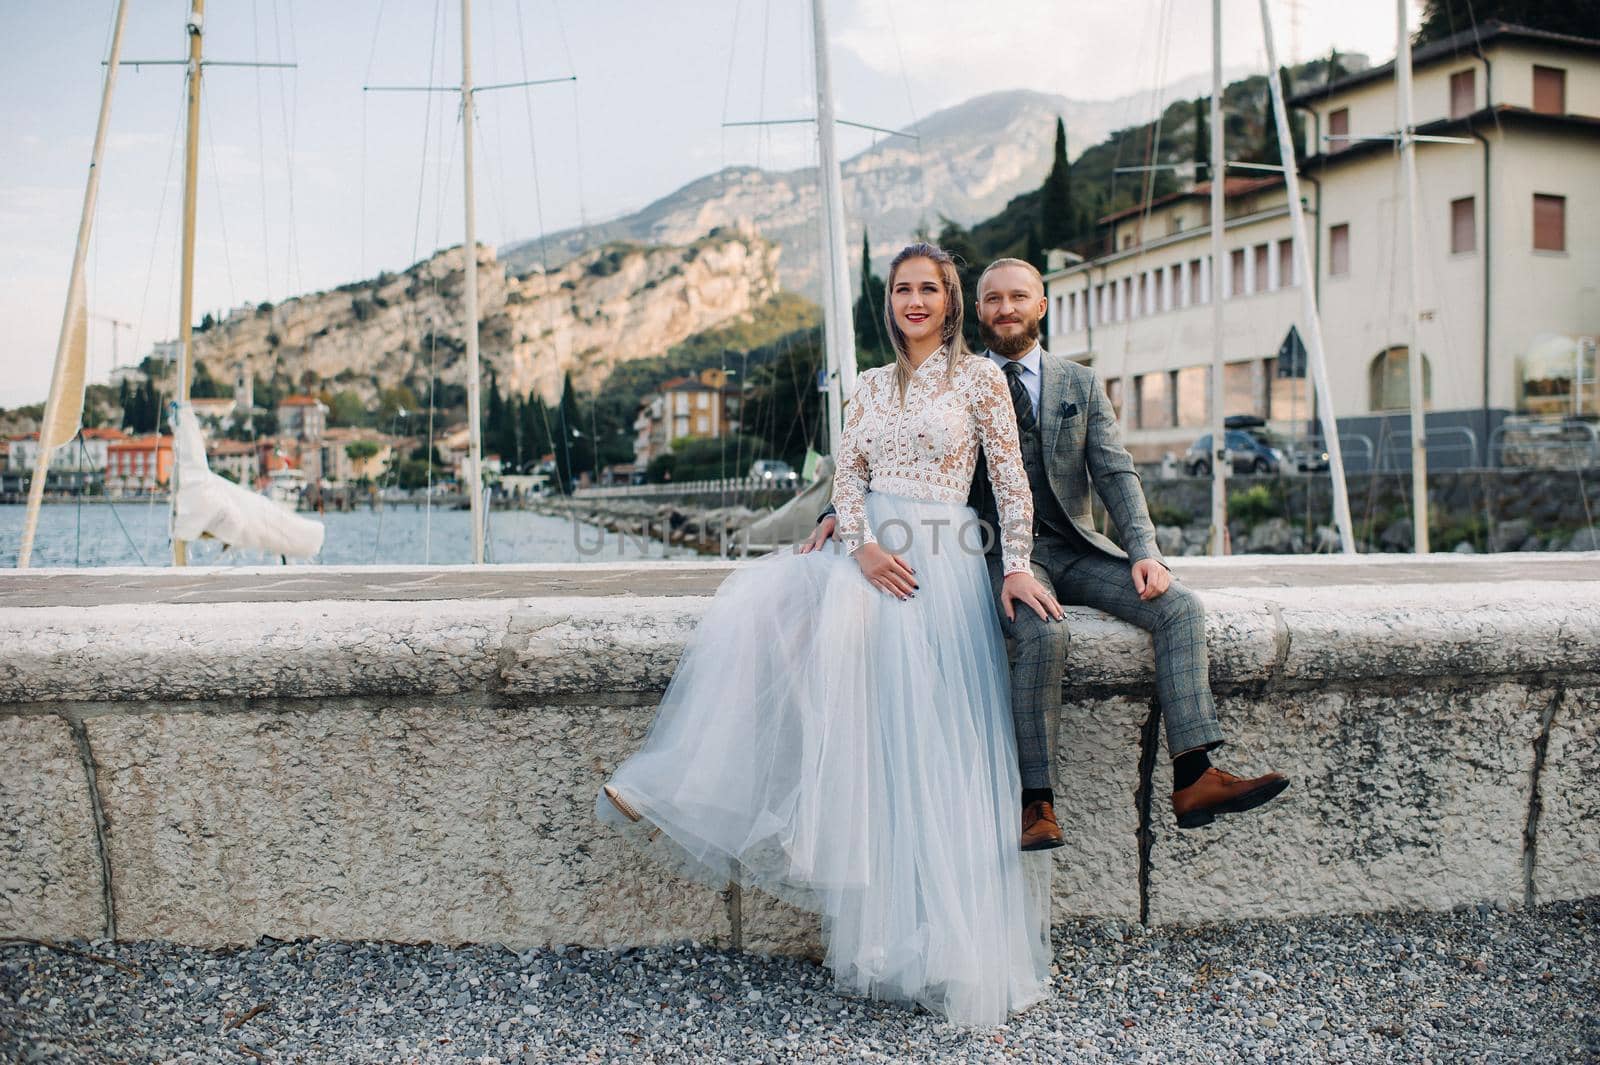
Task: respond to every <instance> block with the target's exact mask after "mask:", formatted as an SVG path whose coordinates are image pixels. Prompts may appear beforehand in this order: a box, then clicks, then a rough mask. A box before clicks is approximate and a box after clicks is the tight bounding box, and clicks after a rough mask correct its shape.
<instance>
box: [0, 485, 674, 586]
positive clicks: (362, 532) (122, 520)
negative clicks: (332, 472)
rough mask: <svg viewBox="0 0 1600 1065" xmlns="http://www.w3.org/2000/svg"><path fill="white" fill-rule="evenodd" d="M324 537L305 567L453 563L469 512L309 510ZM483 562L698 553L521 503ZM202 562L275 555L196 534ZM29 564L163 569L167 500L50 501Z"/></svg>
mask: <svg viewBox="0 0 1600 1065" xmlns="http://www.w3.org/2000/svg"><path fill="white" fill-rule="evenodd" d="M26 509H27V508H26V507H23V506H21V505H0V568H6V569H9V568H12V567H15V566H16V564H17V549H18V547H19V545H20V544H21V542H22V525H23V517H24V513H25V511H26ZM316 518H317V520H318V521H321V522H322V524H323V527H324V529H326V531H327V532H326V536H325V538H324V540H323V544H322V553H321V554H320V555H318V556H317V557H316V558H315V559H313V560H311V563H310V564H311V565H341V566H350V565H425V564H428V563H433V564H437V565H453V564H460V563H467V562H471V561H472V525H471V522H470V518H471V515H470V514H469V513H468V512H467V511H464V510H434V511H432V513H431V514H430V513H429V512H427V511H424V510H420V509H414V508H412V507H409V506H407V507H389V508H388V509H386V510H383V511H380V512H377V513H374V512H372V511H369V510H357V511H351V512H348V513H330V514H323V515H317V516H316ZM486 545H487V554H488V561H490V562H573V563H576V562H615V561H617V560H619V559H641V560H643V559H663V558H675V559H682V558H696V557H699V556H697V555H696V554H695V552H693V551H690V550H688V549H686V548H681V547H665V546H663V545H662V544H660V543H648V544H647V543H644V542H642V541H640V539H639V538H638V537H634V536H618V535H616V534H614V533H608V532H606V531H605V530H604V529H600V528H598V527H596V526H593V525H587V524H582V523H578V522H574V521H571V520H568V519H566V518H556V517H548V516H546V515H543V514H534V513H531V512H528V511H522V510H497V511H494V512H493V513H491V514H490V515H489V537H488V540H487V541H486ZM189 561H190V562H191V563H192V564H194V565H199V566H228V565H238V566H247V565H248V566H259V565H262V564H271V563H276V562H277V561H278V559H276V558H271V557H266V556H263V555H261V554H260V553H258V552H239V551H223V550H222V547H221V545H220V544H217V543H214V542H211V541H201V542H199V543H195V544H191V545H190V546H189ZM32 564H33V565H35V566H139V565H146V566H168V565H171V564H172V546H171V544H170V542H169V541H168V539H167V504H166V503H164V502H160V501H157V502H155V503H149V502H137V503H90V504H84V505H83V506H81V507H79V506H76V505H74V504H71V503H56V504H50V505H47V506H45V507H44V508H43V510H42V511H41V512H40V516H39V531H38V533H37V535H36V536H35V537H34V541H33V559H32Z"/></svg>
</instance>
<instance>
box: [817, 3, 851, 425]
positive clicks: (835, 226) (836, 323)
mask: <svg viewBox="0 0 1600 1065" xmlns="http://www.w3.org/2000/svg"><path fill="white" fill-rule="evenodd" d="M826 7H827V4H826V2H825V0H811V41H812V54H813V57H814V59H815V62H816V76H817V77H816V80H817V187H818V189H819V190H820V192H821V200H822V211H821V222H822V233H821V236H822V242H821V243H822V335H823V344H824V347H825V348H826V355H827V367H828V373H827V379H828V447H829V450H830V452H831V453H833V454H835V455H837V454H838V449H839V442H840V440H841V439H842V438H843V437H844V401H845V400H846V399H847V398H849V396H850V395H851V394H852V393H854V392H855V387H856V338H855V333H854V330H853V327H852V325H851V322H850V267H849V265H848V263H847V261H846V259H845V243H844V191H843V181H842V179H841V177H840V173H839V153H838V150H837V149H836V147H835V146H834V139H833V133H834V115H833V76H832V73H831V72H830V70H829V66H828V29H827V11H826Z"/></svg>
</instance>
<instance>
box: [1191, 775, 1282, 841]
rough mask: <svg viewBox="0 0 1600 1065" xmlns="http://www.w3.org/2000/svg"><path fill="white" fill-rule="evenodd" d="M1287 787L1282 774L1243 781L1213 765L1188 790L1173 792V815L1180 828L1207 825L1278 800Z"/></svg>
mask: <svg viewBox="0 0 1600 1065" xmlns="http://www.w3.org/2000/svg"><path fill="white" fill-rule="evenodd" d="M1288 786H1289V778H1288V777H1286V776H1284V775H1283V774H1282V773H1267V774H1266V775H1265V776H1259V777H1254V778H1252V779H1250V780H1245V779H1242V778H1240V777H1236V776H1234V775H1233V774H1232V773H1224V772H1223V771H1222V770H1220V769H1218V768H1216V767H1215V766H1212V767H1211V768H1210V769H1207V770H1206V771H1205V772H1204V773H1202V774H1200V779H1199V780H1197V781H1195V782H1194V783H1193V784H1190V785H1189V786H1188V787H1187V788H1184V789H1182V790H1180V791H1175V792H1173V793H1172V812H1173V813H1175V814H1177V815H1178V827H1179V828H1199V827H1200V826H1201V825H1209V824H1210V823H1211V822H1212V821H1215V820H1216V819H1217V815H1218V814H1240V813H1244V812H1245V811H1246V810H1254V809H1255V808H1256V807H1257V806H1260V805H1261V804H1262V803H1264V802H1270V801H1272V800H1273V799H1275V798H1277V797H1278V793H1279V792H1281V791H1283V789H1284V788H1287V787H1288Z"/></svg>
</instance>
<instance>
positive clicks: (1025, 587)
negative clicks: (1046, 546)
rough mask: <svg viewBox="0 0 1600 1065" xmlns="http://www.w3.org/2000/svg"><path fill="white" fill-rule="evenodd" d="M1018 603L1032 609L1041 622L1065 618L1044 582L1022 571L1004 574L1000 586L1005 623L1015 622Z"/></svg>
mask: <svg viewBox="0 0 1600 1065" xmlns="http://www.w3.org/2000/svg"><path fill="white" fill-rule="evenodd" d="M1018 603H1026V604H1028V605H1029V606H1031V607H1033V610H1034V613H1036V614H1038V615H1039V619H1040V620H1041V621H1060V620H1062V619H1063V618H1065V617H1066V616H1067V615H1066V613H1065V612H1064V611H1062V609H1061V604H1060V603H1058V602H1056V597H1055V596H1053V595H1051V594H1050V589H1048V588H1046V587H1045V586H1044V582H1042V581H1040V580H1039V578H1038V577H1035V576H1034V575H1033V574H1031V573H1028V572H1026V571H1024V570H1018V571H1017V572H1015V573H1008V574H1006V579H1005V583H1004V584H1002V585H1001V586H1000V606H1001V608H1002V609H1003V610H1005V612H1006V620H1007V621H1015V620H1017V608H1016V604H1018Z"/></svg>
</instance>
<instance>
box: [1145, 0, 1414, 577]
mask: <svg viewBox="0 0 1600 1065" xmlns="http://www.w3.org/2000/svg"><path fill="white" fill-rule="evenodd" d="M1402 2H1403V0H1402ZM1223 146H1224V145H1223V139H1222V0H1211V553H1212V554H1213V555H1216V556H1221V555H1223V554H1226V550H1225V546H1226V543H1227V536H1228V434H1227V431H1226V424H1227V423H1226V421H1225V420H1224V419H1225V414H1224V410H1223V408H1224V405H1225V400H1226V396H1227V390H1226V382H1225V380H1224V377H1225V370H1224V366H1225V363H1224V361H1223V356H1224V352H1223V342H1222V270H1223V264H1224V263H1225V262H1226V261H1227V260H1226V259H1224V258H1223V249H1222V236H1223V233H1222V229H1223V225H1224V224H1225V222H1226V218H1225V213H1226V210H1227V200H1226V190H1225V188H1224V186H1225V184H1226V182H1227V176H1228V161H1227V159H1226V158H1225V157H1224V155H1223ZM1124 377H1126V375H1124ZM1122 394H1123V399H1122V402H1123V403H1124V404H1127V403H1132V402H1134V401H1135V392H1134V389H1133V386H1132V382H1131V381H1125V382H1124V384H1123V388H1122Z"/></svg>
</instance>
